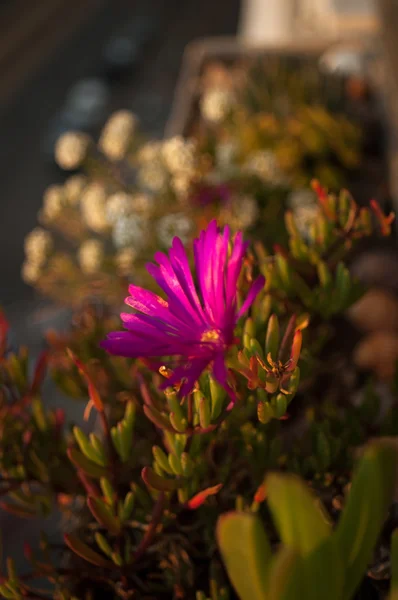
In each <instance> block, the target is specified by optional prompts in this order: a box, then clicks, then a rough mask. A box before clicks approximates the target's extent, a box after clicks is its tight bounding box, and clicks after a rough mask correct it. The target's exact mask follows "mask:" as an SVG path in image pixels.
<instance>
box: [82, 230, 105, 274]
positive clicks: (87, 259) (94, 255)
mask: <svg viewBox="0 0 398 600" xmlns="http://www.w3.org/2000/svg"><path fill="white" fill-rule="evenodd" d="M77 258H78V261H79V264H80V268H81V270H82V271H83V273H86V274H87V275H90V274H93V273H97V272H98V271H99V270H100V269H101V266H102V262H103V260H104V246H103V244H102V242H100V240H96V239H90V240H86V241H85V242H83V244H82V245H81V246H80V248H79V250H78V253H77Z"/></svg>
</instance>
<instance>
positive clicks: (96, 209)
mask: <svg viewBox="0 0 398 600" xmlns="http://www.w3.org/2000/svg"><path fill="white" fill-rule="evenodd" d="M105 200H106V191H105V189H104V187H103V186H102V185H101V184H99V183H91V184H90V185H88V186H87V187H86V189H85V190H84V192H83V196H82V198H81V201H80V206H81V211H82V216H83V219H84V221H85V223H86V225H87V227H89V228H90V229H92V230H93V231H95V232H96V233H103V232H104V231H106V230H107V229H108V227H109V223H108V220H107V218H106V212H105Z"/></svg>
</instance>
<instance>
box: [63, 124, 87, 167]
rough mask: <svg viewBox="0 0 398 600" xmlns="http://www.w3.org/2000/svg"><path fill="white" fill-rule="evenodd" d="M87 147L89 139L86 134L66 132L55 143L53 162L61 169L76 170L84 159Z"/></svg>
mask: <svg viewBox="0 0 398 600" xmlns="http://www.w3.org/2000/svg"><path fill="white" fill-rule="evenodd" d="M89 145H90V137H89V136H88V135H87V134H85V133H81V132H77V131H68V132H67V133H64V134H63V135H61V137H60V138H59V140H58V141H57V143H56V146H55V160H56V161H57V163H58V165H59V166H60V167H61V169H65V170H67V171H70V170H72V169H77V167H80V165H81V164H82V162H83V161H84V159H85V158H86V155H87V150H88V147H89Z"/></svg>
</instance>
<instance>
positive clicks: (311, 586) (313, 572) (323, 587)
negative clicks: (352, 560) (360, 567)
mask: <svg viewBox="0 0 398 600" xmlns="http://www.w3.org/2000/svg"><path fill="white" fill-rule="evenodd" d="M292 508H293V507H292ZM292 512H294V509H293V510H292ZM343 561H344V557H342V556H341V555H340V552H339V549H338V546H337V544H336V541H335V539H334V538H333V536H332V535H331V536H329V537H328V538H327V539H325V540H324V541H323V542H322V543H321V544H320V545H319V546H317V547H316V549H315V550H314V551H313V552H311V553H310V554H309V555H307V556H305V557H303V556H297V558H296V561H295V564H294V568H293V569H291V571H290V572H289V581H288V584H287V585H286V587H285V589H284V593H283V594H282V595H281V596H280V599H281V600H297V599H298V598H300V599H301V598H305V600H319V599H320V598H322V600H338V599H339V600H340V598H341V597H342V591H343V586H344V566H343ZM285 577H287V573H285ZM275 600H276V599H275Z"/></svg>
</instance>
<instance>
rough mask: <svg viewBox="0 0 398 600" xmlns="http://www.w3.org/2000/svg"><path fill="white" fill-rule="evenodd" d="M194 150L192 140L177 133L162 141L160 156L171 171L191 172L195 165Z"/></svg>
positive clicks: (194, 146)
mask: <svg viewBox="0 0 398 600" xmlns="http://www.w3.org/2000/svg"><path fill="white" fill-rule="evenodd" d="M195 150H196V145H195V142H194V141H193V140H185V139H184V138H183V137H182V136H180V135H177V136H175V137H172V138H170V139H168V140H165V141H164V142H163V146H162V158H163V160H164V162H165V163H166V166H167V168H168V169H169V171H171V173H178V172H180V171H189V172H192V170H193V168H194V166H195Z"/></svg>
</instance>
